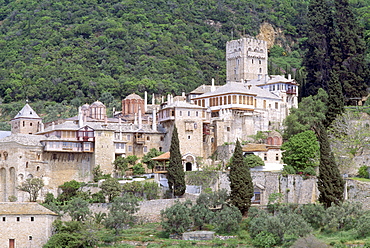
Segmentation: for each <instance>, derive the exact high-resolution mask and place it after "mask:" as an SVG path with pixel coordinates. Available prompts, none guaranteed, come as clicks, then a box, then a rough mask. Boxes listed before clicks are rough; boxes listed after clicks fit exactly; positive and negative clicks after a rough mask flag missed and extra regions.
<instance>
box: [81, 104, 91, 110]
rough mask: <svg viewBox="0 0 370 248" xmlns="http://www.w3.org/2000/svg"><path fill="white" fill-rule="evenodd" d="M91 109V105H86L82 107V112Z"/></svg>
mask: <svg viewBox="0 0 370 248" xmlns="http://www.w3.org/2000/svg"><path fill="white" fill-rule="evenodd" d="M89 108H90V105H89V104H87V103H86V104H84V105H82V106H81V110H86V109H89Z"/></svg>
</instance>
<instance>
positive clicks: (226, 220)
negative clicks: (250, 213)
mask: <svg viewBox="0 0 370 248" xmlns="http://www.w3.org/2000/svg"><path fill="white" fill-rule="evenodd" d="M241 221H242V214H241V212H240V210H239V209H238V208H237V207H235V206H226V205H225V206H223V208H222V210H221V211H217V212H216V213H215V216H214V218H213V219H212V221H211V223H212V224H214V225H215V226H216V231H217V232H218V233H232V232H237V231H238V230H239V223H240V222H241Z"/></svg>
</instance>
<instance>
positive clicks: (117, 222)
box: [105, 193, 139, 234]
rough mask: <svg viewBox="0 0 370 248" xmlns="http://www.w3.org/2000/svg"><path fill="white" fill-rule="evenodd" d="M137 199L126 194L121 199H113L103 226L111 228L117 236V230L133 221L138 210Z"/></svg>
mask: <svg viewBox="0 0 370 248" xmlns="http://www.w3.org/2000/svg"><path fill="white" fill-rule="evenodd" d="M138 206H139V203H138V199H137V198H136V197H135V196H134V195H132V194H130V193H126V194H124V195H123V197H116V198H114V200H113V202H112V204H111V205H110V206H109V213H108V216H107V218H106V219H105V226H106V227H108V228H113V229H115V230H116V234H118V232H119V230H120V229H122V228H124V227H125V226H127V225H130V224H132V222H133V221H134V216H133V215H134V214H135V213H136V212H137V211H138V210H139V208H138Z"/></svg>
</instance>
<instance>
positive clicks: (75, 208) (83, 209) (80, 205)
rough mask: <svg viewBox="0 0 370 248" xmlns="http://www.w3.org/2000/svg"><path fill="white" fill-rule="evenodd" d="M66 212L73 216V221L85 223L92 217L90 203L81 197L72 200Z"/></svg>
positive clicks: (66, 207) (65, 208)
mask: <svg viewBox="0 0 370 248" xmlns="http://www.w3.org/2000/svg"><path fill="white" fill-rule="evenodd" d="M64 210H65V211H66V212H67V213H68V214H69V216H71V218H72V221H85V220H86V219H87V218H88V217H89V216H90V215H91V211H90V209H89V203H88V202H87V201H85V200H83V199H81V198H79V197H75V198H73V199H72V200H70V201H69V202H68V204H67V205H66V206H65V207H64Z"/></svg>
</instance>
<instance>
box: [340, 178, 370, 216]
mask: <svg viewBox="0 0 370 248" xmlns="http://www.w3.org/2000/svg"><path fill="white" fill-rule="evenodd" d="M344 193H345V199H346V200H348V201H352V202H361V203H362V205H363V207H364V208H365V209H370V183H369V182H361V181H357V180H352V179H346V188H345V192H344Z"/></svg>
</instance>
